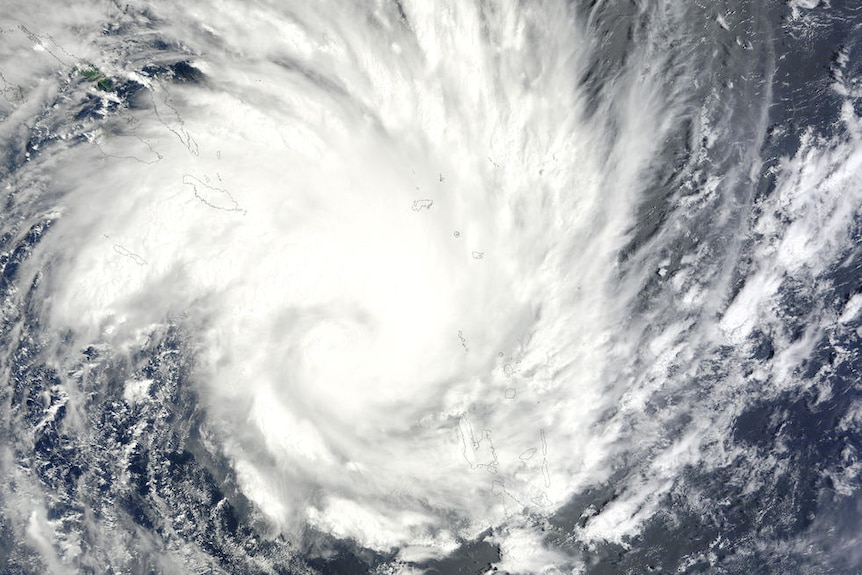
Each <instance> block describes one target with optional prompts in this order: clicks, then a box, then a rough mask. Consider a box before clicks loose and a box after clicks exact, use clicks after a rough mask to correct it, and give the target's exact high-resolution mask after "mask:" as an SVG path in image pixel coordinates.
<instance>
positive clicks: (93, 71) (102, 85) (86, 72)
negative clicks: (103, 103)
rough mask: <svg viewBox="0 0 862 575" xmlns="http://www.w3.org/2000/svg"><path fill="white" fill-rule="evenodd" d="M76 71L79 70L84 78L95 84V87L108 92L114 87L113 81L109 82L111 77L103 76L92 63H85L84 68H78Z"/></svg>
mask: <svg viewBox="0 0 862 575" xmlns="http://www.w3.org/2000/svg"><path fill="white" fill-rule="evenodd" d="M78 72H80V74H81V75H82V76H83V77H84V78H86V79H87V80H89V81H90V82H93V83H94V84H96V88H97V89H98V90H101V91H103V92H110V91H111V90H113V89H114V83H113V82H111V79H110V78H108V77H107V76H105V74H104V73H102V71H101V70H99V69H98V68H96V67H95V66H94V65H92V64H87V66H86V67H84V68H78Z"/></svg>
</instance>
